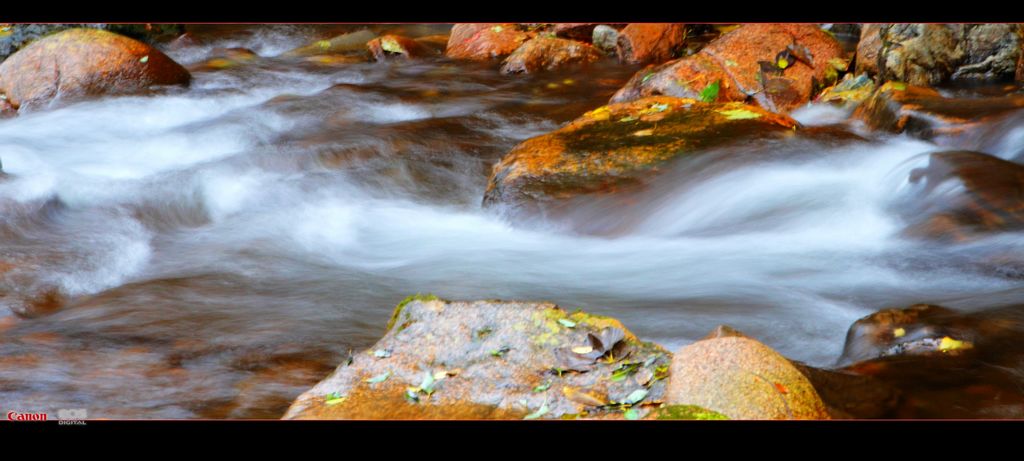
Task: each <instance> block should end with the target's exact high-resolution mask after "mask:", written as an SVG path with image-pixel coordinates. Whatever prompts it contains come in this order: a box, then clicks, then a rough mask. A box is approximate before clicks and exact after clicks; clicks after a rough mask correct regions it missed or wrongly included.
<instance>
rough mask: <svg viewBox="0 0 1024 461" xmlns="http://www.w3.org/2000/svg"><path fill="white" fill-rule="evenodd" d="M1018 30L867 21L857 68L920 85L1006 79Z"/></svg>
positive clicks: (1017, 48) (1016, 52) (1017, 47)
mask: <svg viewBox="0 0 1024 461" xmlns="http://www.w3.org/2000/svg"><path fill="white" fill-rule="evenodd" d="M1021 34H1022V30H1021V27H1020V25H1019V24H867V25H865V26H864V28H863V29H862V31H861V39H860V42H859V43H858V45H857V71H858V72H867V73H870V74H872V75H874V74H878V75H879V76H880V79H881V80H899V81H903V82H907V83H910V84H913V85H922V86H926V85H937V84H940V83H943V82H946V81H948V80H951V79H952V80H1000V79H1002V80H1009V79H1013V78H1014V73H1015V70H1016V67H1017V63H1018V61H1019V60H1020V57H1021V44H1022V43H1024V42H1022V35H1021Z"/></svg>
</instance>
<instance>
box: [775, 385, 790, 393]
mask: <svg viewBox="0 0 1024 461" xmlns="http://www.w3.org/2000/svg"><path fill="white" fill-rule="evenodd" d="M773 384H775V390H777V391H779V393H780V394H788V393H789V389H786V386H783V385H782V383H773Z"/></svg>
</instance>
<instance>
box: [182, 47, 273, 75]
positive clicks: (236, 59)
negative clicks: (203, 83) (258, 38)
mask: <svg viewBox="0 0 1024 461" xmlns="http://www.w3.org/2000/svg"><path fill="white" fill-rule="evenodd" d="M259 58H260V55H258V54H256V52H254V51H252V50H250V49H248V48H217V49H215V50H213V51H211V52H210V57H209V58H207V59H206V60H205V61H202V62H199V63H196V64H192V65H190V66H188V70H189V72H202V71H216V70H221V69H230V68H232V67H238V66H241V65H244V64H248V63H251V62H253V61H256V60H257V59H259Z"/></svg>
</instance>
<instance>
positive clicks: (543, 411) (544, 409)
mask: <svg viewBox="0 0 1024 461" xmlns="http://www.w3.org/2000/svg"><path fill="white" fill-rule="evenodd" d="M548 411H549V410H548V402H547V400H545V401H544V404H543V405H541V406H540V408H538V409H537V411H535V412H533V413H530V414H528V415H526V416H525V417H524V418H523V419H537V418H540V417H541V416H544V415H546V414H547V413H548Z"/></svg>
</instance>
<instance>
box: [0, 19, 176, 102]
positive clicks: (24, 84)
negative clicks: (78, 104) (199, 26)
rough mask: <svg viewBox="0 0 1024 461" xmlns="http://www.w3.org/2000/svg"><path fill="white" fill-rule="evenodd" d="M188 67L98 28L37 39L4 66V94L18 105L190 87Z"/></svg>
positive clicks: (0, 68)
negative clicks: (179, 86) (177, 86)
mask: <svg viewBox="0 0 1024 461" xmlns="http://www.w3.org/2000/svg"><path fill="white" fill-rule="evenodd" d="M191 78H192V77H191V75H189V73H188V71H187V70H185V68H184V67H182V66H181V65H179V64H178V63H176V62H174V61H173V60H171V58H169V57H167V55H165V54H163V53H162V52H160V51H159V50H156V49H155V48H153V47H151V46H149V45H146V44H145V43H142V42H139V41H136V40H133V39H131V38H128V37H125V36H122V35H118V34H115V33H111V32H107V31H103V30H96V29H70V30H66V31H63V32H60V33H57V34H54V35H50V36H48V37H46V38H43V39H40V40H37V41H35V42H33V43H32V44H31V45H29V46H27V47H25V48H23V49H21V50H20V51H18V52H17V53H15V54H14V55H13V56H11V57H10V58H8V59H7V60H6V61H4V62H3V63H2V64H0V94H3V95H5V96H6V98H7V101H8V102H10V103H11V104H12V105H13V106H15V107H21V106H25V105H27V104H35V103H45V102H46V101H49V100H51V99H53V98H55V97H58V96H59V97H61V98H73V97H79V96H86V95H105V94H122V93H134V92H138V91H141V90H144V89H146V88H148V87H150V86H153V85H187V84H188V83H189V82H190V80H191Z"/></svg>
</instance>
